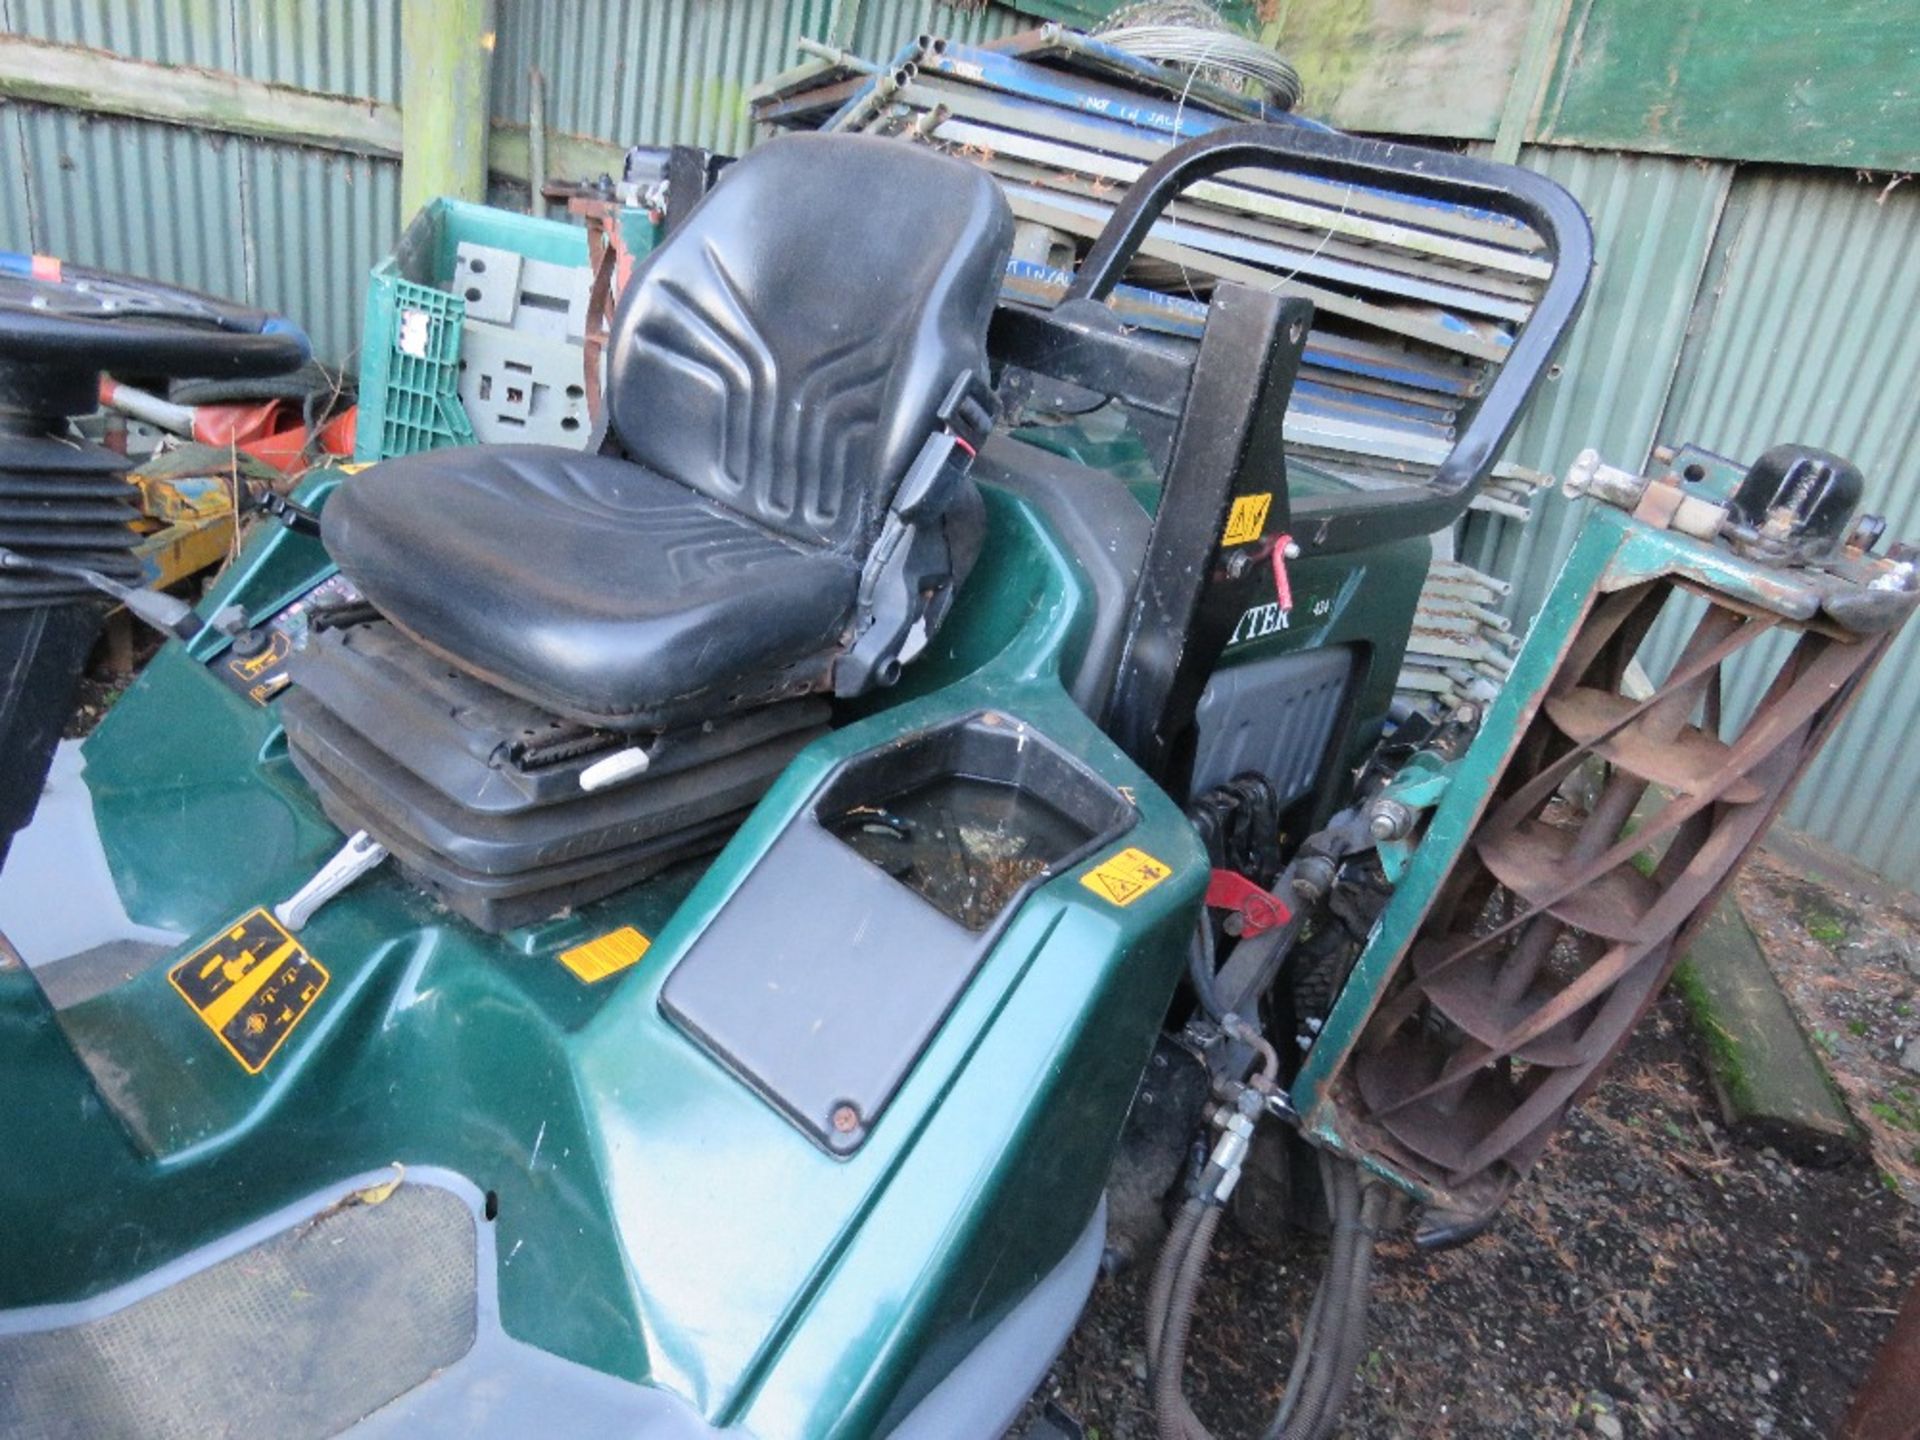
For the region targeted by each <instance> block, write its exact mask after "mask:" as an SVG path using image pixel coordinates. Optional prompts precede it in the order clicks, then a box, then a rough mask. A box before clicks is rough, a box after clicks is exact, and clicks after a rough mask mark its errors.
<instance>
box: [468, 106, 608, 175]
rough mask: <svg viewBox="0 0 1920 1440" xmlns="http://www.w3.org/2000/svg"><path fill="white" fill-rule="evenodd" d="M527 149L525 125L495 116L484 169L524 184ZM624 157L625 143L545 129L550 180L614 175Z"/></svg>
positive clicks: (529, 167)
mask: <svg viewBox="0 0 1920 1440" xmlns="http://www.w3.org/2000/svg"><path fill="white" fill-rule="evenodd" d="M530 149H531V145H530V142H529V137H528V134H527V127H526V126H525V125H515V124H513V123H512V122H510V121H506V120H496V121H494V122H493V130H492V144H491V145H490V146H489V148H488V150H487V169H489V170H491V171H492V172H493V173H494V174H495V175H498V176H499V177H500V178H501V179H503V180H517V181H519V182H520V183H521V184H522V185H525V184H528V183H530V182H531V180H532V178H533V164H532V156H531V154H530V153H529V152H530ZM626 160H627V147H626V146H624V145H616V144H614V143H613V141H611V140H596V139H595V138H594V137H593V136H591V135H570V134H568V133H566V132H565V131H563V130H549V131H547V178H548V179H550V180H591V179H594V178H595V177H597V176H600V175H612V176H614V177H615V178H616V179H618V178H619V175H620V172H621V170H622V169H623V168H624V167H625V165H626Z"/></svg>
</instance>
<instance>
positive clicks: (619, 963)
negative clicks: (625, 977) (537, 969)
mask: <svg viewBox="0 0 1920 1440" xmlns="http://www.w3.org/2000/svg"><path fill="white" fill-rule="evenodd" d="M652 948H653V942H652V941H651V940H649V939H647V937H646V936H644V935H642V934H641V933H640V932H639V931H638V930H636V929H634V928H633V927H632V926H631V925H622V926H621V927H620V928H619V929H618V930H609V931H608V932H607V933H606V934H604V935H596V936H595V937H594V938H593V939H591V940H589V941H587V942H586V943H585V944H584V945H576V946H574V947H573V948H572V949H571V950H562V951H561V952H560V963H561V964H562V965H564V966H566V967H567V969H569V970H571V971H572V972H573V973H574V974H575V975H576V976H578V977H579V979H580V982H581V983H582V984H583V985H591V984H593V983H594V982H595V981H597V980H604V979H606V978H607V976H609V975H614V974H617V973H618V972H620V971H622V970H624V969H626V968H627V967H628V966H629V965H632V964H634V963H635V962H637V961H638V960H639V959H640V957H641V956H642V955H644V954H646V953H647V951H648V950H650V949H652Z"/></svg>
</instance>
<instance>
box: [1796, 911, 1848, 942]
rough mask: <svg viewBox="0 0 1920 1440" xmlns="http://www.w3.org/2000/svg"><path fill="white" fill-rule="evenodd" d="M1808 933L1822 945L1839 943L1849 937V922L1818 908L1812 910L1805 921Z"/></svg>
mask: <svg viewBox="0 0 1920 1440" xmlns="http://www.w3.org/2000/svg"><path fill="white" fill-rule="evenodd" d="M1803 923H1804V924H1805V925H1806V929H1807V934H1809V935H1811V936H1812V937H1813V938H1814V939H1816V940H1818V941H1819V942H1820V943H1821V944H1822V945H1828V946H1832V945H1839V944H1842V943H1844V942H1845V940H1846V938H1847V922H1846V921H1844V920H1842V919H1841V918H1840V917H1839V916H1838V915H1828V914H1824V913H1822V912H1820V911H1818V910H1816V911H1812V912H1810V913H1809V914H1808V915H1807V917H1806V919H1805V921H1804V922H1803Z"/></svg>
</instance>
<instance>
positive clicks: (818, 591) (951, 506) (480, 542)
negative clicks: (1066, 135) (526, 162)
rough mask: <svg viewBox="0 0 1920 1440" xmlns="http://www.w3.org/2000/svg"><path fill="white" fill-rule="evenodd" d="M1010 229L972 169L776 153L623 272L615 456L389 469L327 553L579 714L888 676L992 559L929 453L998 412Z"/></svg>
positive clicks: (784, 143) (960, 494)
mask: <svg viewBox="0 0 1920 1440" xmlns="http://www.w3.org/2000/svg"><path fill="white" fill-rule="evenodd" d="M1012 230H1013V222H1012V217H1011V215H1010V213H1009V211H1008V209H1007V205H1006V202H1005V200H1004V199H1003V198H1002V197H1001V195H1000V192H999V189H998V187H997V186H996V185H995V184H994V182H993V181H992V180H991V179H990V178H989V177H988V176H987V175H986V174H985V173H984V172H983V171H981V170H979V169H978V168H976V167H974V166H971V165H967V164H965V163H963V162H961V161H958V160H954V159H951V158H949V157H946V156H943V155H939V154H937V153H935V152H933V151H930V150H927V149H925V148H923V147H920V146H916V145H911V144H906V143H902V142H900V141H889V140H880V139H875V138H870V137H864V136H839V135H790V136H782V137H779V138H776V139H773V140H770V141H768V142H767V143H766V144H764V145H762V146H760V147H759V148H758V149H756V150H754V151H753V152H752V153H750V154H749V155H748V156H746V157H745V158H744V159H742V160H740V161H739V162H738V163H736V164H735V165H733V166H732V167H731V168H730V169H729V170H727V171H726V172H725V173H724V174H723V175H722V177H721V179H720V181H719V183H718V185H717V186H716V187H715V189H714V190H713V192H712V193H711V194H710V195H709V196H707V197H706V199H705V200H703V201H702V202H701V203H700V205H699V206H698V207H697V208H696V209H695V210H694V212H693V213H692V215H691V216H690V217H689V218H688V219H687V221H686V222H685V223H684V224H683V225H682V226H681V227H680V228H679V229H678V230H677V231H676V232H675V233H674V234H673V236H672V237H671V238H670V239H669V240H668V241H667V243H666V244H664V245H663V246H661V247H660V248H659V249H658V250H656V251H655V252H654V253H653V254H652V255H651V256H649V257H648V258H647V259H646V260H644V261H643V262H642V263H641V265H640V266H639V267H638V268H637V269H636V270H635V272H634V275H633V277H632V279H631V280H630V281H629V283H628V286H627V289H626V291H625V293H624V294H623V296H622V299H621V303H620V309H619V311H618V314H617V315H616V318H615V322H614V326H613V333H612V335H611V337H610V344H609V348H608V373H607V385H606V416H605V437H604V443H603V445H602V447H601V453H600V454H597V455H581V454H578V453H575V452H572V451H568V450H562V449H557V448H549V447H544V446H496V447H468V448H462V449H451V450H435V451H430V452H427V453H424V454H420V455H414V456H409V457H406V458H404V459H399V460H392V461H388V462H386V463H384V464H381V465H377V466H374V467H373V468H371V469H369V470H367V471H365V472H363V473H362V474H359V475H357V476H354V477H353V478H352V479H350V480H349V481H347V482H346V483H344V484H343V485H342V486H341V487H340V489H339V491H338V492H337V493H336V494H335V495H334V496H333V497H332V498H331V500H330V501H329V503H328V505H327V507H326V509H325V511H324V516H323V535H324V539H325V541H326V544H327V546H328V549H329V550H330V551H331V553H332V554H333V556H334V558H335V559H336V560H337V561H338V562H339V565H340V568H341V570H342V571H343V572H344V573H345V574H346V575H347V576H348V578H349V579H351V580H352V581H353V582H354V583H355V584H356V585H357V586H358V587H359V589H360V591H361V592H362V594H364V595H365V596H366V598H367V599H368V600H369V601H371V602H372V604H373V605H374V606H375V607H376V608H377V609H378V610H379V611H380V612H381V613H382V614H383V615H385V616H386V617H387V618H388V619H390V620H391V621H392V622H393V623H394V624H395V625H396V626H398V627H399V628H400V629H401V630H402V631H404V632H405V633H407V634H409V635H411V636H412V637H414V638H415V639H416V640H418V641H420V642H421V643H422V644H423V645H425V646H426V647H427V648H428V649H429V650H431V651H433V652H434V653H437V654H439V655H441V656H444V657H445V658H447V659H449V660H450V661H452V662H453V663H455V664H457V665H459V666H461V667H462V668H464V669H467V670H469V671H470V672H472V673H473V674H475V675H477V676H480V677H482V678H485V679H487V680H489V681H491V682H492V683H493V684H495V685H497V686H498V687H499V688H501V689H502V690H504V691H507V692H509V693H510V694H514V695H518V696H520V697H522V698H524V699H527V700H531V701H533V702H535V703H536V704H539V705H543V706H546V707H548V708H550V709H551V710H553V711H554V712H555V713H557V714H560V715H563V716H566V717H569V718H571V719H574V720H577V721H580V722H583V723H586V724H591V725H604V726H609V727H614V728H624V729H636V728H642V727H653V726H663V725H679V724H684V723H687V722H689V721H697V720H700V719H702V718H705V717H708V716H714V715H719V714H723V713H727V712H730V711H734V710H740V709H745V708H749V707H752V706H756V705H760V704H765V703H768V702H769V701H771V700H774V699H778V698H781V697H783V696H791V695H797V694H803V693H807V692H810V691H820V690H826V689H834V690H836V691H838V692H839V693H843V694H846V693H857V692H858V691H859V690H861V689H865V688H867V687H868V686H869V685H871V684H872V683H875V682H876V681H878V682H884V681H886V680H889V679H891V677H892V675H893V674H896V673H897V671H898V664H899V662H900V661H901V660H903V659H908V658H911V655H912V654H913V653H914V652H915V651H916V650H917V649H918V648H919V647H920V646H921V645H923V644H924V642H925V640H926V638H927V636H928V635H929V634H930V632H931V631H932V629H933V628H934V627H935V626H936V625H937V624H938V623H939V620H940V618H941V616H942V615H943V614H944V611H945V606H946V603H947V602H948V601H949V600H950V598H951V593H952V589H953V587H954V586H955V585H957V584H958V582H959V580H960V579H961V578H962V577H963V576H964V574H965V571H966V568H967V566H968V565H969V564H970V563H971V559H972V556H973V555H974V554H975V553H977V550H978V546H979V543H980V528H981V504H980V500H979V496H978V493H977V492H976V491H975V490H974V489H973V486H972V482H971V481H970V480H969V479H967V478H966V476H965V468H964V460H963V459H962V458H961V456H962V453H963V451H964V449H965V448H966V447H961V448H959V449H956V448H954V447H953V446H952V444H951V443H948V444H947V446H946V448H943V449H939V450H938V451H937V453H936V452H935V451H934V449H933V448H932V447H934V446H937V445H939V444H940V443H941V441H942V437H943V436H945V435H947V434H948V433H949V432H952V433H958V434H960V435H961V436H962V437H963V438H966V437H968V435H969V432H972V433H971V437H970V438H971V440H972V441H974V442H977V441H978V439H979V438H981V434H982V433H983V432H984V429H985V427H986V425H988V424H990V423H991V408H990V401H984V400H983V398H982V397H983V396H984V395H985V393H986V392H985V386H986V379H987V362H986V353H985V350H986V329H987V322H988V319H989V318H990V316H991V314H992V309H993V304H994V300H995V297H996V295H997V293H998V288H999V281H1000V277H1001V274H1002V272H1003V270H1004V268H1005V264H1006V259H1007V254H1008V251H1009V249H1010V247H1011V243H1012ZM936 461H937V462H939V463H938V469H937V472H936V469H935V468H934V462H936ZM903 482H904V486H903ZM909 490H910V491H912V498H911V502H910V503H909V500H908V495H907V492H908V491H909ZM889 597H891V599H889ZM863 637H865V638H863ZM850 655H851V656H852V657H854V659H855V660H856V661H857V662H858V663H849V656H850Z"/></svg>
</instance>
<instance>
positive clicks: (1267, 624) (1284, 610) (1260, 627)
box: [1227, 600, 1293, 645]
mask: <svg viewBox="0 0 1920 1440" xmlns="http://www.w3.org/2000/svg"><path fill="white" fill-rule="evenodd" d="M1292 616H1293V611H1292V610H1291V609H1290V608H1289V607H1287V606H1285V605H1282V604H1281V603H1280V602H1279V601H1277V600H1269V601H1267V603H1266V604H1264V605H1254V606H1251V607H1250V608H1249V609H1248V610H1247V611H1246V613H1245V614H1243V615H1241V617H1240V619H1239V620H1238V621H1237V622H1236V623H1235V624H1234V627H1233V634H1231V635H1229V636H1228V637H1227V644H1229V645H1238V644H1240V643H1241V642H1242V641H1244V640H1258V639H1260V638H1261V637H1262V636H1263V635H1271V634H1273V633H1274V632H1275V631H1279V630H1285V629H1286V628H1287V627H1288V625H1289V624H1291V623H1292Z"/></svg>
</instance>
